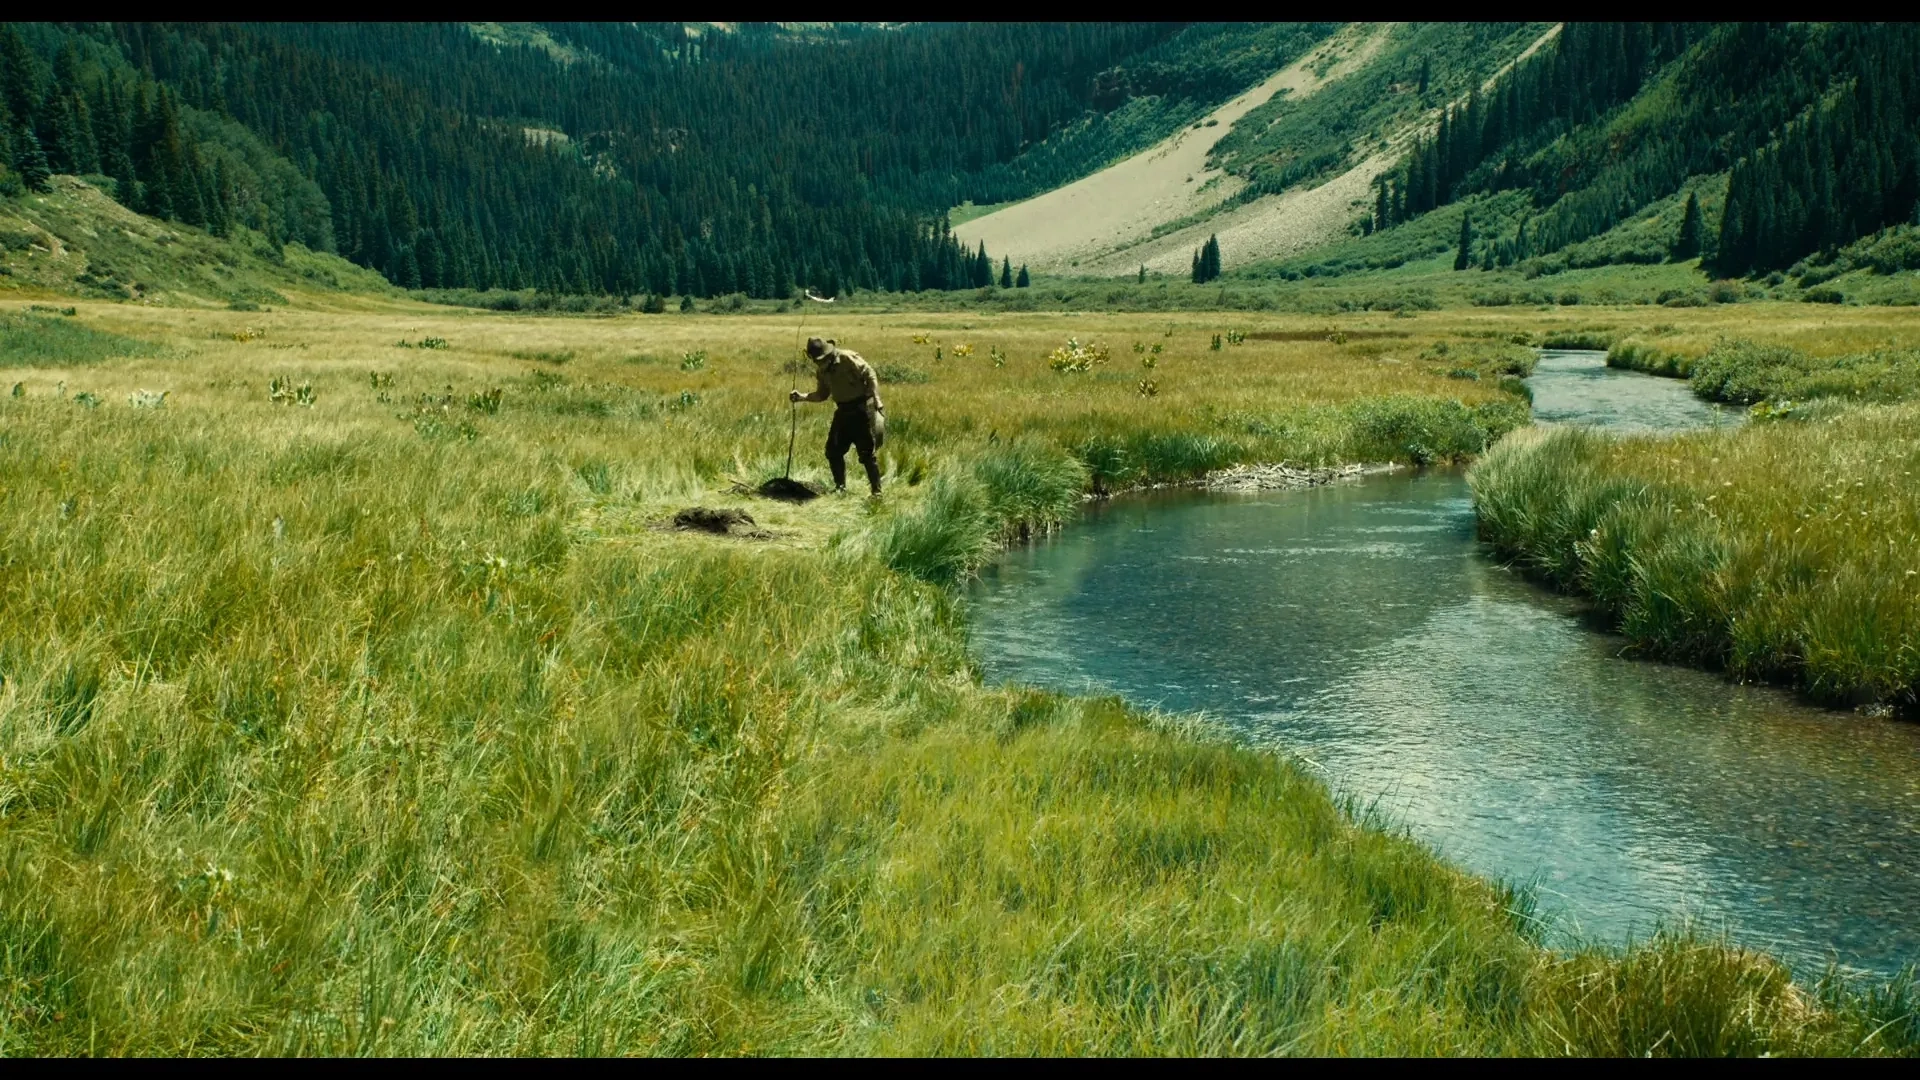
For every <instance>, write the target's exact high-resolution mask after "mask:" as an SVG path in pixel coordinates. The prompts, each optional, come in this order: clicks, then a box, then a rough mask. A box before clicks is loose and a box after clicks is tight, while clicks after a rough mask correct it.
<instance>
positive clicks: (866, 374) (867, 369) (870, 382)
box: [860, 364, 886, 412]
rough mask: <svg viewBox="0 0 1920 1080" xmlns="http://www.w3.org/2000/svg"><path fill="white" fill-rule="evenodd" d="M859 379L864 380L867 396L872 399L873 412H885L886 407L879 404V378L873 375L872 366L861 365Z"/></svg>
mask: <svg viewBox="0 0 1920 1080" xmlns="http://www.w3.org/2000/svg"><path fill="white" fill-rule="evenodd" d="M860 377H861V378H862V379H864V380H866V383H867V396H868V397H870V398H872V399H873V408H874V411H875V412H884V411H885V410H886V406H885V405H882V404H881V403H880V376H878V375H875V374H874V373H873V365H871V364H866V365H863V366H862V370H861V373H860Z"/></svg>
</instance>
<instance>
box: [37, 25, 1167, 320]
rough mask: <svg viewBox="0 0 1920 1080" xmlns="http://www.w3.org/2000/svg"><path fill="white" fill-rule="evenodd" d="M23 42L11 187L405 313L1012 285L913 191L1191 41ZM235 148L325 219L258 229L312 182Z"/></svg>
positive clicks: (608, 33) (408, 36)
mask: <svg viewBox="0 0 1920 1080" xmlns="http://www.w3.org/2000/svg"><path fill="white" fill-rule="evenodd" d="M26 29H28V31H29V34H30V36H33V37H35V38H37V39H38V40H36V41H35V42H34V44H35V45H36V46H37V50H36V49H32V48H28V47H27V45H26V44H25V42H24V41H23V40H22V38H21V35H19V34H16V33H13V32H12V30H11V29H9V30H8V31H7V34H8V37H7V40H6V42H4V43H0V63H4V64H5V70H4V72H0V78H3V79H4V81H5V84H6V86H7V88H8V93H7V95H6V96H7V97H8V109H9V119H8V123H7V125H6V128H5V130H7V131H8V133H9V136H10V137H9V139H8V140H7V146H5V147H0V151H4V152H5V156H4V157H0V164H4V165H7V166H9V167H13V168H14V171H15V172H16V173H18V174H20V175H21V176H22V177H24V178H29V179H30V180H31V182H32V183H34V184H36V185H41V184H44V183H45V178H44V175H43V172H46V171H63V172H64V171H71V172H76V173H82V174H85V173H90V172H91V173H101V174H105V175H107V176H109V177H112V178H113V179H114V180H115V181H116V183H115V184H114V185H113V187H114V189H115V191H116V195H117V197H119V198H120V199H121V200H122V201H124V202H126V203H127V204H128V205H129V206H132V207H134V208H135V209H138V210H141V211H143V212H147V213H153V214H155V215H157V216H160V217H163V218H168V219H170V220H178V221H182V222H185V223H187V224H193V225H201V226H205V227H208V228H210V229H214V230H216V231H220V230H224V229H226V228H228V227H229V226H230V224H231V223H232V222H234V221H239V222H242V223H245V224H249V225H251V226H254V227H260V228H262V231H264V232H268V233H269V234H270V237H271V238H272V239H274V240H276V241H278V240H297V241H300V242H302V243H305V244H307V245H308V246H310V247H314V248H316V249H319V250H329V251H337V252H338V253H340V254H342V255H344V256H346V257H347V258H349V259H352V260H353V261H355V262H358V263H360V264H362V265H366V266H370V267H372V268H374V269H377V270H379V271H381V272H382V273H384V274H385V275H387V276H388V277H389V278H390V279H391V280H393V281H394V282H396V283H397V284H400V285H403V286H408V287H423V286H424V287H434V286H442V287H449V286H464V287H472V288H488V287H493V286H500V287H507V288H521V287H528V286H535V287H540V288H545V289H549V290H553V291H560V292H603V293H622V294H624V293H633V292H653V293H681V294H691V295H697V296H712V295H719V294H724V293H730V292H744V293H747V294H749V295H753V296H781V295H787V294H788V293H790V292H791V290H792V289H793V288H794V287H796V286H798V285H806V286H809V287H812V288H815V289H816V290H820V291H823V292H825V293H828V294H832V293H835V292H838V291H840V290H841V289H843V288H863V289H893V290H918V289H929V288H934V289H939V288H964V287H978V286H982V285H991V284H994V283H995V275H994V267H993V265H992V262H991V260H990V259H989V258H987V257H986V255H985V253H984V252H983V251H976V252H968V251H966V250H965V249H964V248H963V247H961V246H960V245H959V244H958V243H957V242H955V241H954V240H953V238H952V236H951V230H950V229H949V228H948V226H947V224H946V222H945V221H944V219H942V218H939V217H937V216H935V215H934V214H933V213H931V212H930V210H931V208H929V207H927V206H925V205H920V204H916V203H914V201H913V199H912V198H911V197H910V194H903V193H902V192H901V190H900V189H899V185H901V184H904V183H905V182H906V181H908V180H910V179H911V178H913V177H914V176H915V175H916V174H917V171H919V170H928V169H931V170H935V171H939V170H940V169H943V168H944V169H948V170H949V171H951V170H952V169H953V168H955V167H958V168H962V169H964V168H967V167H971V166H972V165H974V164H976V163H978V162H980V161H988V160H991V159H992V158H993V157H994V156H995V155H1000V156H1003V157H1004V156H1006V155H1009V154H1012V153H1017V152H1018V150H1019V149H1020V147H1021V146H1022V145H1024V144H1025V143H1026V142H1027V141H1031V140H1032V139H1035V138H1043V137H1044V136H1045V134H1046V132H1047V130H1048V129H1049V126H1050V125H1055V124H1057V123H1059V122H1061V118H1062V117H1065V116H1068V115H1077V114H1078V113H1079V112H1082V111H1084V109H1085V108H1086V104H1087V101H1088V100H1090V98H1091V95H1092V93H1093V81H1094V76H1095V75H1096V74H1097V73H1098V72H1099V71H1101V70H1105V69H1108V68H1110V67H1111V66H1112V62H1113V61H1114V60H1115V59H1116V58H1120V57H1125V56H1128V55H1131V54H1133V53H1135V52H1137V51H1138V50H1139V49H1140V48H1142V47H1147V46H1151V45H1153V44H1154V43H1155V42H1158V41H1162V40H1164V39H1165V38H1166V36H1167V35H1168V34H1169V33H1170V32H1171V29H1170V28H1167V27H1146V26H1123V27H1117V28H1116V27H1109V28H1106V29H1102V28H1100V27H1051V28H1048V27H994V28H984V29H978V28H977V29H975V30H973V31H971V32H966V33H963V32H962V30H963V29H964V28H935V30H934V31H933V32H912V33H907V32H889V33H873V34H868V35H856V37H855V39H854V40H852V41H849V42H843V43H839V44H827V45H793V44H786V43H778V42H773V41H770V40H769V35H767V34H764V33H745V34H740V35H726V34H718V33H710V34H708V35H706V36H705V37H704V38H703V39H701V40H700V41H699V42H698V43H697V45H698V47H694V46H695V44H696V43H691V42H688V41H687V38H686V36H685V32H684V31H683V30H681V28H680V27H678V26H677V25H675V26H673V27H671V28H631V27H629V28H610V27H598V26H594V27H560V28H556V32H557V33H559V34H560V36H562V37H563V38H565V39H566V40H569V41H573V42H575V43H577V44H578V45H579V46H580V47H582V48H584V49H590V50H592V52H593V54H594V56H595V57H597V59H595V60H594V61H592V62H590V63H589V62H583V63H572V64H564V63H556V62H555V60H554V59H553V58H552V57H549V56H547V55H545V54H544V53H540V52H538V51H537V50H534V49H531V48H504V49H503V48H498V47H496V46H493V45H491V44H488V43H485V42H483V41H480V40H479V39H478V38H476V37H475V36H474V35H473V34H471V33H470V32H468V31H467V30H466V29H465V28H464V27H458V26H390V25H383V26H379V27H367V26H321V27H301V26H273V27H246V26H231V25H190V26H156V25H144V24H121V25H115V26H111V27H102V26H93V27H63V28H57V29H56V28H51V27H28V28H26ZM675 41H677V42H679V43H680V45H679V46H678V47H674V48H668V47H666V46H667V44H668V43H671V42H675ZM963 46H964V47H963ZM36 51H37V52H38V53H39V55H35V53H36ZM48 54H51V55H52V57H53V61H52V63H51V64H49V63H48V62H47V60H46V57H47V55H48ZM956 54H957V55H956ZM79 56H87V57H89V58H90V61H91V62H86V63H82V62H77V61H72V60H69V59H62V58H63V57H68V58H71V57H79ZM609 57H611V59H609ZM929 82H932V83H936V84H940V85H938V86H937V87H936V86H933V85H929ZM936 89H938V91H939V92H933V91H934V90H936ZM235 122H237V123H235ZM222 125H230V126H232V127H235V128H238V129H243V130H244V132H248V133H252V134H254V135H257V136H258V137H259V138H258V140H256V142H261V143H264V144H265V145H266V146H269V147H270V148H271V150H272V151H273V152H275V153H277V154H278V155H281V156H282V157H284V158H285V159H286V160H288V161H290V162H292V163H293V165H294V166H295V167H297V170H298V176H296V177H293V178H292V181H291V182H292V183H293V184H295V185H296V186H297V184H305V185H307V186H308V187H309V188H310V189H311V190H312V191H313V192H314V194H315V198H316V199H318V200H319V201H320V203H321V209H322V212H321V213H320V214H319V215H317V216H315V215H311V214H309V215H306V216H302V215H298V214H288V213H285V212H281V213H266V212H263V211H262V210H261V209H260V207H258V206H255V205H254V204H260V203H271V202H272V201H273V200H274V198H275V197H276V196H277V195H280V194H282V193H281V192H280V191H279V190H278V189H281V188H285V187H287V186H288V185H289V178H287V177H271V178H262V177H259V176H256V175H252V174H247V175H244V176H238V177H236V176H235V175H233V174H234V173H235V172H236V171H238V170H235V169H232V168H230V167H229V161H230V160H231V159H235V158H237V157H240V156H242V155H239V154H237V153H235V152H232V151H231V148H229V147H226V146H223V145H220V144H219V140H218V139H214V138H210V137H209V136H208V134H207V133H208V131H209V130H212V131H214V132H216V133H217V132H218V131H219V130H220V129H221V126H222ZM556 131H557V132H560V133H563V134H561V135H559V136H558V137H556V136H555V135H554V134H552V132H556ZM229 134H231V133H229ZM227 141H228V142H231V141H232V139H230V138H229V139H228V140H227ZM16 147H17V149H16ZM36 148H38V150H39V153H40V155H41V156H44V157H45V158H46V168H45V170H41V169H39V167H38V165H37V161H38V158H36V157H35V149H36ZM16 160H19V161H24V162H26V165H25V166H24V167H15V161H16ZM243 181H244V182H243ZM276 181H277V183H276ZM262 188H264V189H269V190H267V191H265V192H262V191H260V190H258V189H262ZM282 201H289V202H296V203H297V202H300V201H301V200H299V199H293V198H283V199H282ZM263 226H264V227H263ZM1007 269H1009V270H1010V269H1011V268H1010V267H1009V268H1007Z"/></svg>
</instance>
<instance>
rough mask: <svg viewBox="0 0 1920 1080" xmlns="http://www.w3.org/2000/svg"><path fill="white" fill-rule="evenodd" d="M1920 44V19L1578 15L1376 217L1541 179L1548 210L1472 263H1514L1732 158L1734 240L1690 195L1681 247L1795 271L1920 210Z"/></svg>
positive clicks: (1535, 189)
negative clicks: (1815, 21) (1710, 232)
mask: <svg viewBox="0 0 1920 1080" xmlns="http://www.w3.org/2000/svg"><path fill="white" fill-rule="evenodd" d="M1916 42H1920V29H1917V28H1915V27H1913V26H1909V25H1895V26H1859V25H1851V24H1842V25H1808V24H1796V25H1791V26H1780V25H1768V24H1760V23H1735V24H1723V25H1719V26H1706V25H1689V24H1680V25H1673V24H1646V23H1641V24H1569V25H1568V26H1567V27H1566V29H1565V30H1564V31H1563V32H1562V34H1561V36H1560V38H1559V39H1558V41H1557V42H1556V43H1555V45H1554V46H1552V47H1550V48H1549V49H1544V50H1542V51H1541V53H1540V54H1539V55H1537V56H1536V57H1534V58H1533V59H1532V60H1530V61H1528V62H1527V63H1523V64H1521V65H1518V66H1517V67H1516V68H1515V69H1514V70H1513V71H1512V72H1510V73H1509V74H1508V75H1506V76H1505V77H1503V78H1501V79H1500V80H1498V81H1497V82H1496V83H1495V85H1494V86H1493V87H1492V89H1491V90H1490V91H1489V92H1488V93H1487V94H1485V95H1479V94H1474V95H1470V96H1469V98H1468V100H1467V101H1466V102H1465V103H1464V104H1463V105H1461V106H1459V107H1456V108H1450V109H1448V110H1446V111H1445V112H1444V113H1443V114H1442V117H1441V120H1440V123H1439V126H1438V128H1437V129H1436V131H1435V132H1434V134H1433V136H1432V137H1431V138H1430V139H1427V140H1423V141H1422V142H1420V143H1419V144H1417V145H1416V147H1415V149H1414V151H1413V152H1412V153H1410V154H1409V156H1408V159H1407V161H1406V164H1405V166H1404V168H1403V169H1402V170H1401V171H1399V172H1398V173H1396V174H1393V175H1390V176H1389V177H1387V178H1386V179H1384V180H1383V181H1382V182H1381V183H1380V184H1379V187H1378V190H1377V191H1376V193H1375V206H1374V214H1373V225H1374V227H1376V228H1379V227H1386V226H1390V225H1393V224H1397V223H1398V222H1400V221H1404V220H1407V219H1408V218H1410V217H1413V216H1415V215H1417V214H1419V213H1423V212H1425V211H1426V210H1430V209H1432V208H1434V207H1436V206H1440V205H1444V204H1446V203H1449V202H1452V201H1454V200H1455V199H1458V198H1460V197H1463V196H1465V195H1467V194H1471V193H1475V192H1489V193H1490V192H1494V191H1500V190H1505V189H1511V188H1522V189H1527V190H1529V191H1530V193H1531V195H1532V199H1533V202H1534V205H1535V207H1536V208H1537V210H1536V211H1535V213H1533V214H1532V215H1529V216H1527V217H1526V218H1524V219H1523V220H1522V221H1521V222H1520V224H1519V226H1518V227H1517V228H1516V229H1515V230H1514V231H1513V232H1512V233H1510V234H1508V235H1505V236H1498V237H1487V238H1485V239H1484V240H1483V241H1482V244H1483V247H1482V251H1481V258H1479V259H1477V260H1470V261H1469V264H1472V263H1473V262H1478V263H1479V264H1480V265H1483V266H1488V267H1491V266H1498V265H1508V264H1510V263H1513V262H1516V261H1519V260H1521V259H1526V258H1529V257H1532V256H1535V255H1540V254H1545V253H1548V252H1552V251H1557V250H1559V249H1560V248H1563V247H1565V246H1567V245H1568V244H1571V243H1574V242H1577V241H1580V240H1584V239H1587V238H1588V237H1591V236H1595V235H1598V234H1599V233H1602V232H1605V231H1606V230H1608V229H1610V228H1612V227H1614V226H1615V225H1617V224H1619V223H1620V222H1621V221H1623V220H1625V219H1626V218H1628V217H1630V216H1632V215H1633V214H1634V213H1636V212H1637V211H1638V210H1639V209H1641V208H1642V207H1644V206H1645V205H1646V204H1648V203H1649V202H1652V201H1654V200H1656V199H1660V198H1664V197H1666V196H1668V195H1670V194H1672V193H1673V192H1674V191H1676V190H1678V189H1679V188H1680V187H1681V185H1682V184H1683V183H1685V181H1686V179H1687V178H1688V177H1689V176H1695V175H1701V174H1711V173H1714V172H1719V171H1722V170H1726V169H1729V168H1731V170H1732V177H1731V179H1730V183H1729V201H1728V207H1729V212H1728V213H1727V214H1726V215H1724V216H1723V218H1722V220H1721V231H1720V233H1719V234H1718V235H1717V236H1704V235H1700V231H1701V230H1702V224H1701V223H1700V222H1699V221H1698V220H1697V215H1698V212H1699V208H1698V203H1697V200H1690V202H1691V203H1692V207H1691V209H1690V210H1689V211H1687V212H1686V213H1687V214H1690V215H1695V216H1696V220H1694V222H1693V224H1692V225H1691V226H1689V225H1687V224H1686V221H1685V217H1684V216H1683V224H1682V232H1683V233H1684V232H1686V230H1688V229H1689V228H1691V229H1693V230H1694V235H1693V236H1691V237H1688V236H1676V238H1675V240H1674V244H1673V254H1674V257H1677V258H1687V257H1691V256H1692V254H1702V255H1705V256H1707V257H1708V259H1707V261H1708V264H1709V266H1710V267H1711V268H1712V269H1713V270H1714V271H1715V272H1718V273H1723V274H1744V273H1752V272H1759V271H1765V270H1767V269H1772V268H1777V267H1782V266H1786V265H1789V264H1791V263H1792V262H1794V261H1795V260H1797V259H1798V258H1800V257H1802V256H1804V255H1806V254H1808V253H1810V252H1813V251H1816V250H1820V249H1822V248H1828V247H1832V246H1835V245H1838V244H1842V243H1846V242H1848V241H1850V240H1852V239H1854V238H1856V237H1858V236H1860V235H1862V234H1864V233H1866V232H1870V231H1872V230H1874V229H1876V228H1880V227H1882V226H1884V225H1886V224H1889V223H1892V222H1895V221H1901V220H1906V219H1908V218H1909V217H1910V216H1911V215H1912V214H1913V213H1914V208H1915V190H1914V189H1915V182H1914V171H1915V162H1914V157H1915V149H1914V148H1915V138H1916V135H1917V134H1920V114H1916V111H1915V110H1916V106H1920V93H1917V92H1916V88H1915V87H1914V80H1915V78H1916V71H1920V63H1917V61H1920V51H1917V50H1916ZM1636 95H1638V96H1639V100H1638V101H1636V102H1635V104H1634V105H1633V106H1632V107H1631V108H1628V109H1622V108H1621V106H1623V105H1625V103H1627V102H1628V101H1633V100H1634V99H1635V97H1636ZM1683 251H1686V252H1688V254H1684V255H1683V254H1681V252H1683Z"/></svg>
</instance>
